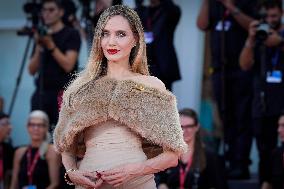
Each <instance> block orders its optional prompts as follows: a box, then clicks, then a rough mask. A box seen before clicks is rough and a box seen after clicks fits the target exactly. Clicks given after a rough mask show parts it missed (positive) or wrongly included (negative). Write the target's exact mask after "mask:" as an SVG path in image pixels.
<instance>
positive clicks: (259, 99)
mask: <svg viewBox="0 0 284 189" xmlns="http://www.w3.org/2000/svg"><path fill="white" fill-rule="evenodd" d="M261 8H262V9H263V10H264V11H265V12H266V16H265V17H264V21H265V23H267V24H268V26H269V27H270V28H269V30H265V29H264V28H265V27H264V26H265V24H263V23H261V22H260V21H253V22H252V23H251V24H250V29H249V36H248V38H247V40H246V44H245V46H244V48H243V50H242V52H241V55H240V65H241V67H242V69H243V70H252V71H253V73H254V79H253V90H254V96H253V103H252V115H253V127H254V134H255V137H256V141H257V147H258V151H259V159H260V161H259V177H260V184H262V185H263V186H265V185H267V177H268V170H269V159H270V156H271V152H272V150H273V149H274V148H275V147H276V145H277V121H278V118H279V115H280V112H281V110H282V109H283V108H284V98H283V96H284V83H283V72H284V53H283V37H284V26H283V25H281V16H282V5H281V1H278V0H270V1H267V2H265V3H264V4H263V5H262V7H261ZM265 32H266V33H267V35H265ZM265 36H266V37H267V38H266V39H265Z"/></svg>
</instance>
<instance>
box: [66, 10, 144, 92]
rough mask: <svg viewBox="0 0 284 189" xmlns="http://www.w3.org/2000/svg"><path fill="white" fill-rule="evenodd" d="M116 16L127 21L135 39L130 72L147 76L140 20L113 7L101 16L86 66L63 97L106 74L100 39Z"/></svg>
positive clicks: (132, 14) (129, 11)
mask: <svg viewBox="0 0 284 189" xmlns="http://www.w3.org/2000/svg"><path fill="white" fill-rule="evenodd" d="M116 15H120V16H123V17H124V18H125V19H126V20H127V21H128V23H129V25H130V28H131V30H132V32H133V34H134V37H135V38H136V39H137V43H136V46H134V47H133V48H132V50H131V53H130V57H129V63H130V67H131V70H132V71H133V72H135V73H140V74H142V75H149V70H148V64H147V56H146V44H145V39H144V31H143V26H142V23H141V21H140V18H139V16H138V14H137V13H136V12H135V11H134V10H133V9H131V8H129V7H127V6H125V5H115V6H112V7H110V8H108V9H106V10H105V11H104V12H103V13H102V14H101V16H100V18H99V20H98V23H97V26H96V28H95V35H94V38H93V44H92V48H91V51H90V55H89V58H88V62H87V65H86V67H85V69H84V70H83V71H82V72H80V73H78V74H77V77H76V79H74V80H73V81H71V82H70V84H69V86H68V87H67V89H66V91H65V94H64V96H65V95H68V94H70V93H72V92H76V91H77V90H79V89H80V88H81V87H82V86H83V85H85V84H86V83H88V82H90V81H92V80H94V79H98V78H99V77H102V76H104V75H106V74H107V59H106V57H105V56H104V54H103V50H102V47H101V37H102V32H103V29H104V27H105V25H106V23H107V22H108V20H109V19H110V18H112V17H113V16H116Z"/></svg>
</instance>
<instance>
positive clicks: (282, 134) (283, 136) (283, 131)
mask: <svg viewBox="0 0 284 189" xmlns="http://www.w3.org/2000/svg"><path fill="white" fill-rule="evenodd" d="M278 135H279V138H280V140H281V142H284V116H281V117H280V119H279V121H278Z"/></svg>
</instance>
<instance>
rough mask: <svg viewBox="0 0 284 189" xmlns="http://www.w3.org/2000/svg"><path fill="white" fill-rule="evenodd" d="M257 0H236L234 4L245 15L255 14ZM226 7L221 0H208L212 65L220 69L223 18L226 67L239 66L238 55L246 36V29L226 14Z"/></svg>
mask: <svg viewBox="0 0 284 189" xmlns="http://www.w3.org/2000/svg"><path fill="white" fill-rule="evenodd" d="M256 1H257V0H249V1H248V0H238V1H236V3H235V4H236V6H237V7H238V8H239V9H240V10H241V11H242V12H243V13H245V14H246V15H248V16H251V17H253V16H255V15H256V10H255V9H256V4H257V3H256ZM225 12H226V9H225V7H224V6H223V4H222V3H221V2H218V1H217V0H209V28H208V29H209V30H210V45H211V56H212V67H213V68H215V69H220V68H221V67H222V62H221V61H222V57H221V44H222V42H221V41H222V33H223V32H222V24H221V21H222V19H223V18H225V19H224V20H225V22H224V23H226V24H224V25H225V37H224V40H225V48H224V49H225V58H226V65H227V67H228V68H239V61H238V60H239V55H240V52H241V50H242V48H243V46H244V42H245V40H246V37H247V31H246V30H245V29H244V28H242V26H241V25H240V24H239V23H238V22H237V21H236V20H235V19H234V17H233V16H232V15H230V14H226V13H225Z"/></svg>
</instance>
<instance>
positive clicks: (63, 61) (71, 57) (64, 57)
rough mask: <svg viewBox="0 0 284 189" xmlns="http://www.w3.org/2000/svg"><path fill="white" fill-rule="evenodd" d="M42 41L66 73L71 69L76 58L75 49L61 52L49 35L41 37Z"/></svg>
mask: <svg viewBox="0 0 284 189" xmlns="http://www.w3.org/2000/svg"><path fill="white" fill-rule="evenodd" d="M43 42H44V44H45V47H46V48H47V49H48V50H49V51H50V52H51V54H52V56H53V57H54V59H55V60H56V61H57V63H58V64H59V66H61V67H62V68H63V69H64V71H65V72H66V73H69V72H71V71H72V70H73V68H74V66H75V64H76V60H77V58H78V52H77V51H75V50H67V51H66V52H65V53H63V52H62V51H61V50H60V49H59V48H58V47H57V46H56V44H55V43H54V42H53V40H52V38H51V37H50V36H45V37H43Z"/></svg>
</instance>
